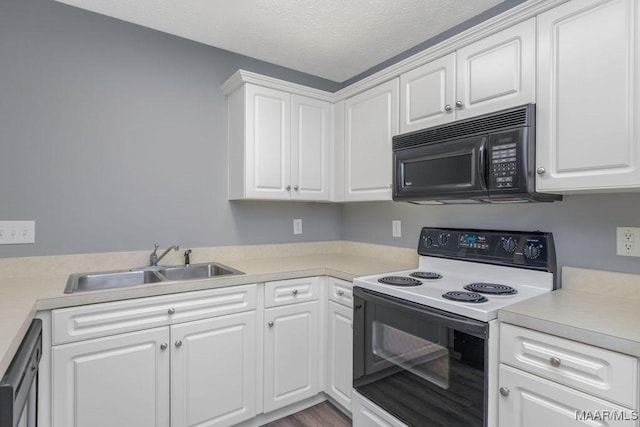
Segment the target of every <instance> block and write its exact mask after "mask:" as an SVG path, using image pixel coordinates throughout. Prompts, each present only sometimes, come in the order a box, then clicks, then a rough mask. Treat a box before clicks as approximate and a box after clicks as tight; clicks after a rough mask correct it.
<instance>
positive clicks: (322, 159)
mask: <svg viewBox="0 0 640 427" xmlns="http://www.w3.org/2000/svg"><path fill="white" fill-rule="evenodd" d="M291 109H292V117H291V129H292V131H291V186H292V187H291V198H292V199H297V200H329V173H330V169H329V167H330V161H329V156H330V153H329V148H330V142H331V123H330V120H331V104H330V103H328V102H325V101H319V100H317V99H312V98H307V97H305V96H300V95H291Z"/></svg>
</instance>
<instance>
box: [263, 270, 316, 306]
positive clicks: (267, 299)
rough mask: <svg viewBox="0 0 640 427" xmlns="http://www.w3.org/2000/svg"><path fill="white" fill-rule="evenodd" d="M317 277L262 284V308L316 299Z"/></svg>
mask: <svg viewBox="0 0 640 427" xmlns="http://www.w3.org/2000/svg"><path fill="white" fill-rule="evenodd" d="M318 280H319V278H318V277H304V278H302V279H291V280H278V281H275V282H267V283H265V284H264V306H265V307H278V306H281V305H287V304H293V303H297V302H305V301H315V300H317V299H318Z"/></svg>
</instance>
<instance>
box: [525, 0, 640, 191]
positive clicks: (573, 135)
mask: <svg viewBox="0 0 640 427" xmlns="http://www.w3.org/2000/svg"><path fill="white" fill-rule="evenodd" d="M639 9H640V8H639V7H638V2H637V0H608V1H603V0H573V1H569V2H567V3H565V4H562V5H561V6H559V7H556V8H554V9H551V10H549V11H548V12H545V13H543V14H541V15H539V16H538V108H537V133H538V136H537V166H538V175H537V179H536V186H537V189H538V190H539V191H547V192H556V193H570V192H578V191H592V192H595V191H600V192H602V191H603V190H605V191H606V190H625V189H632V188H638V187H640V170H639V163H640V155H639V154H638V114H639V110H638V99H639V83H640V82H639V79H638V75H639V69H638V58H639V57H640V38H639V35H638V31H639V29H638V25H639V13H640V12H639Z"/></svg>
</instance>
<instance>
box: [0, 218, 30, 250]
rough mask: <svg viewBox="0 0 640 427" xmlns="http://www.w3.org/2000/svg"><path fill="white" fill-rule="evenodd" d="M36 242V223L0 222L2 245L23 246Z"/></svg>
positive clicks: (0, 241) (0, 242)
mask: <svg viewBox="0 0 640 427" xmlns="http://www.w3.org/2000/svg"><path fill="white" fill-rule="evenodd" d="M35 242H36V222H35V221H0V245H21V244H26V243H35Z"/></svg>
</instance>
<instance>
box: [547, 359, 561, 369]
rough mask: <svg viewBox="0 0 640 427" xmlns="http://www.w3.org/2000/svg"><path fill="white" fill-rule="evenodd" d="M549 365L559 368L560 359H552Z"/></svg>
mask: <svg viewBox="0 0 640 427" xmlns="http://www.w3.org/2000/svg"><path fill="white" fill-rule="evenodd" d="M549 363H550V364H551V366H553V367H554V368H557V367H558V366H560V363H561V362H560V359H558V358H557V357H552V358H551V359H549Z"/></svg>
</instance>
